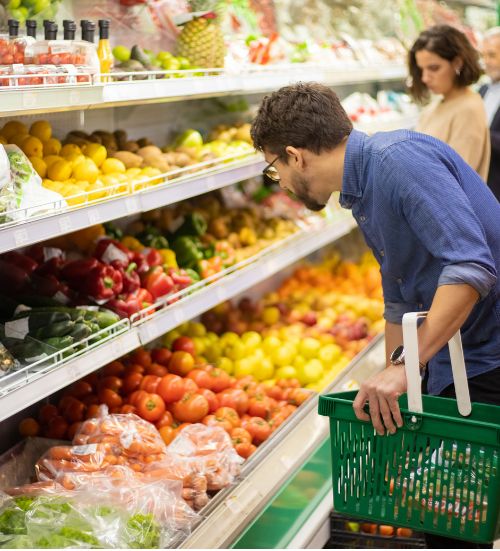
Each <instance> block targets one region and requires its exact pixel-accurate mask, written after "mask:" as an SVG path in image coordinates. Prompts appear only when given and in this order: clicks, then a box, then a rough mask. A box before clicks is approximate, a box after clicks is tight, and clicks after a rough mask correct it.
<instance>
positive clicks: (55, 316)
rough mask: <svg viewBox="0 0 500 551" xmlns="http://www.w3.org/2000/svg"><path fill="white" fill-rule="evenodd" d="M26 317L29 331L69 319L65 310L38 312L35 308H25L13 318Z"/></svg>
mask: <svg viewBox="0 0 500 551" xmlns="http://www.w3.org/2000/svg"><path fill="white" fill-rule="evenodd" d="M22 318H28V327H29V331H30V333H34V332H35V331H36V330H37V329H41V328H44V327H47V326H50V325H53V324H54V323H59V322H63V321H70V320H71V316H70V315H69V314H68V313H67V312H43V311H41V312H38V311H37V310H26V311H24V312H21V313H20V314H18V315H17V316H16V317H15V318H14V319H22Z"/></svg>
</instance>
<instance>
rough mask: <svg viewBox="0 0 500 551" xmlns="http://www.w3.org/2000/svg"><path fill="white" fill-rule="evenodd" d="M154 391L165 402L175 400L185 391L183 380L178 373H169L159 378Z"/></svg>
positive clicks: (169, 402) (168, 402)
mask: <svg viewBox="0 0 500 551" xmlns="http://www.w3.org/2000/svg"><path fill="white" fill-rule="evenodd" d="M156 392H157V393H158V394H159V395H160V396H161V397H162V398H163V400H164V401H165V403H166V404H171V403H172V402H177V401H178V400H180V399H181V398H182V397H183V395H184V393H185V390H184V381H183V380H182V378H181V377H179V375H173V374H172V373H169V374H168V375H165V376H164V377H162V378H161V380H160V382H159V383H158V386H157V387H156Z"/></svg>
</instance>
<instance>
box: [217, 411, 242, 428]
mask: <svg viewBox="0 0 500 551" xmlns="http://www.w3.org/2000/svg"><path fill="white" fill-rule="evenodd" d="M215 416H216V417H217V418H218V419H227V420H228V421H229V422H230V423H231V425H233V427H239V426H241V420H240V417H239V415H238V412H237V411H236V410H235V409H233V408H230V407H227V406H223V407H220V408H219V409H218V410H217V411H216V412H215Z"/></svg>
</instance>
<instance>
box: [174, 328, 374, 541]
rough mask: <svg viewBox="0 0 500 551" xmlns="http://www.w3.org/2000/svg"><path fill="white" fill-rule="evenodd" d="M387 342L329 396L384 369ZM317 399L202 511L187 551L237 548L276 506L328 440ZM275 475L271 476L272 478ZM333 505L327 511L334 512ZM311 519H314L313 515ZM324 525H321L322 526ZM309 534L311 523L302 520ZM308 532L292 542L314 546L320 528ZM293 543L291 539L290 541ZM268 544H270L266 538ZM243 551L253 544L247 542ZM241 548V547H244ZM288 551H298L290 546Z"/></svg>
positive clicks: (358, 362)
mask: <svg viewBox="0 0 500 551" xmlns="http://www.w3.org/2000/svg"><path fill="white" fill-rule="evenodd" d="M383 347H384V344H383V338H382V337H381V336H380V337H378V338H377V339H375V340H374V341H373V342H372V343H371V344H370V345H369V346H368V347H367V348H365V349H364V350H363V351H362V352H361V353H360V354H358V355H357V356H356V357H355V358H354V359H353V360H352V362H351V363H350V364H349V365H347V366H346V368H345V369H344V370H342V371H341V372H340V373H339V375H338V377H337V378H336V379H335V380H334V381H333V382H332V384H331V385H330V386H329V387H328V388H326V389H325V392H336V391H339V390H340V389H341V388H342V385H344V384H345V383H346V382H347V381H348V380H349V378H351V377H359V372H360V371H361V372H363V373H362V375H364V372H366V371H373V370H378V369H380V368H381V367H382V366H383V359H384V352H383ZM317 407H318V396H317V395H316V396H314V397H313V398H311V399H309V400H308V401H307V402H306V403H305V404H304V406H303V408H302V412H300V411H297V412H296V413H295V415H293V416H292V417H290V419H289V420H288V421H287V423H286V424H285V425H284V426H283V430H280V431H279V432H278V433H277V434H276V435H275V436H274V437H273V440H272V441H270V442H269V445H265V446H262V447H261V448H259V450H258V451H257V452H256V453H255V454H254V456H253V457H252V459H251V460H250V461H248V462H247V463H246V464H245V465H244V468H243V471H242V473H241V477H240V480H239V481H238V482H237V483H236V485H234V486H232V487H229V488H227V489H226V490H223V491H222V492H220V493H219V494H217V496H215V497H214V499H213V500H212V501H211V502H210V503H209V504H208V505H207V507H206V508H205V509H204V510H202V511H201V516H202V519H203V520H202V521H200V523H199V524H198V525H197V526H195V528H194V530H193V532H192V533H191V535H190V536H188V538H186V540H184V542H182V544H181V545H180V547H181V548H183V549H200V548H202V547H203V548H207V549H217V548H219V549H224V548H230V547H239V545H236V544H237V543H238V539H239V538H240V536H241V535H242V534H243V533H244V532H245V531H248V529H249V528H250V527H251V526H252V524H253V523H254V521H255V522H257V520H258V515H259V514H260V513H261V512H262V511H263V510H264V509H265V507H266V506H267V505H268V504H269V503H270V502H271V501H272V500H273V498H274V496H275V495H276V494H277V493H278V492H279V490H280V488H281V487H282V486H283V484H284V483H285V482H286V481H287V480H289V479H290V478H291V476H292V475H293V474H294V473H296V472H297V471H298V470H300V469H301V467H302V466H303V465H304V464H305V463H306V461H307V460H308V459H309V457H311V455H312V454H314V453H315V451H316V450H317V449H318V448H319V447H320V446H321V445H322V444H323V443H324V442H325V441H326V440H327V439H328V437H329V429H328V422H326V423H325V422H324V420H323V419H322V418H320V417H319V416H318V414H317ZM270 473H272V476H270ZM325 482H326V483H327V484H326V486H325V489H326V491H325V492H324V494H323V497H324V500H323V499H322V500H321V502H322V505H323V507H324V509H327V508H328V507H327V498H328V497H330V496H331V494H330V493H328V489H329V488H328V487H327V486H330V487H331V479H330V482H328V479H326V481H325ZM332 505H333V504H332V502H331V501H330V507H329V510H330V509H331V508H332ZM311 514H312V516H314V515H315V514H316V513H315V511H314V510H312V511H311ZM319 524H320V525H321V522H320V523H319ZM301 525H302V526H305V527H306V528H307V519H302V522H301ZM308 526H309V529H305V530H300V529H299V528H300V527H299V526H295V527H294V526H290V527H289V528H290V530H291V531H292V532H293V530H294V529H295V534H289V536H290V537H289V538H288V539H289V542H290V541H294V542H296V543H297V544H298V543H299V542H303V543H305V542H309V543H310V542H311V541H314V540H313V536H314V533H313V531H314V530H315V529H316V528H318V526H317V523H315V522H312V521H311V522H310V523H309V525H308ZM292 538H293V539H292ZM264 539H266V538H265V537H264ZM244 542H245V547H247V548H248V547H249V543H251V541H250V540H248V539H244ZM242 547H243V546H242ZM287 547H292V548H296V547H295V546H291V545H290V543H288V545H287Z"/></svg>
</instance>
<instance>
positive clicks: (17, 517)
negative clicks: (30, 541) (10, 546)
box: [0, 507, 26, 534]
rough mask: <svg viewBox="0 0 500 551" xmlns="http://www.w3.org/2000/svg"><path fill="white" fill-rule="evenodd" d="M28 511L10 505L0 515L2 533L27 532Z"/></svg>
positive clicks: (0, 530)
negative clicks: (26, 517)
mask: <svg viewBox="0 0 500 551" xmlns="http://www.w3.org/2000/svg"><path fill="white" fill-rule="evenodd" d="M25 516H26V513H25V511H21V510H20V509H18V508H15V507H10V508H8V509H5V511H3V513H2V514H1V515H0V533H2V534H26V519H25Z"/></svg>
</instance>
